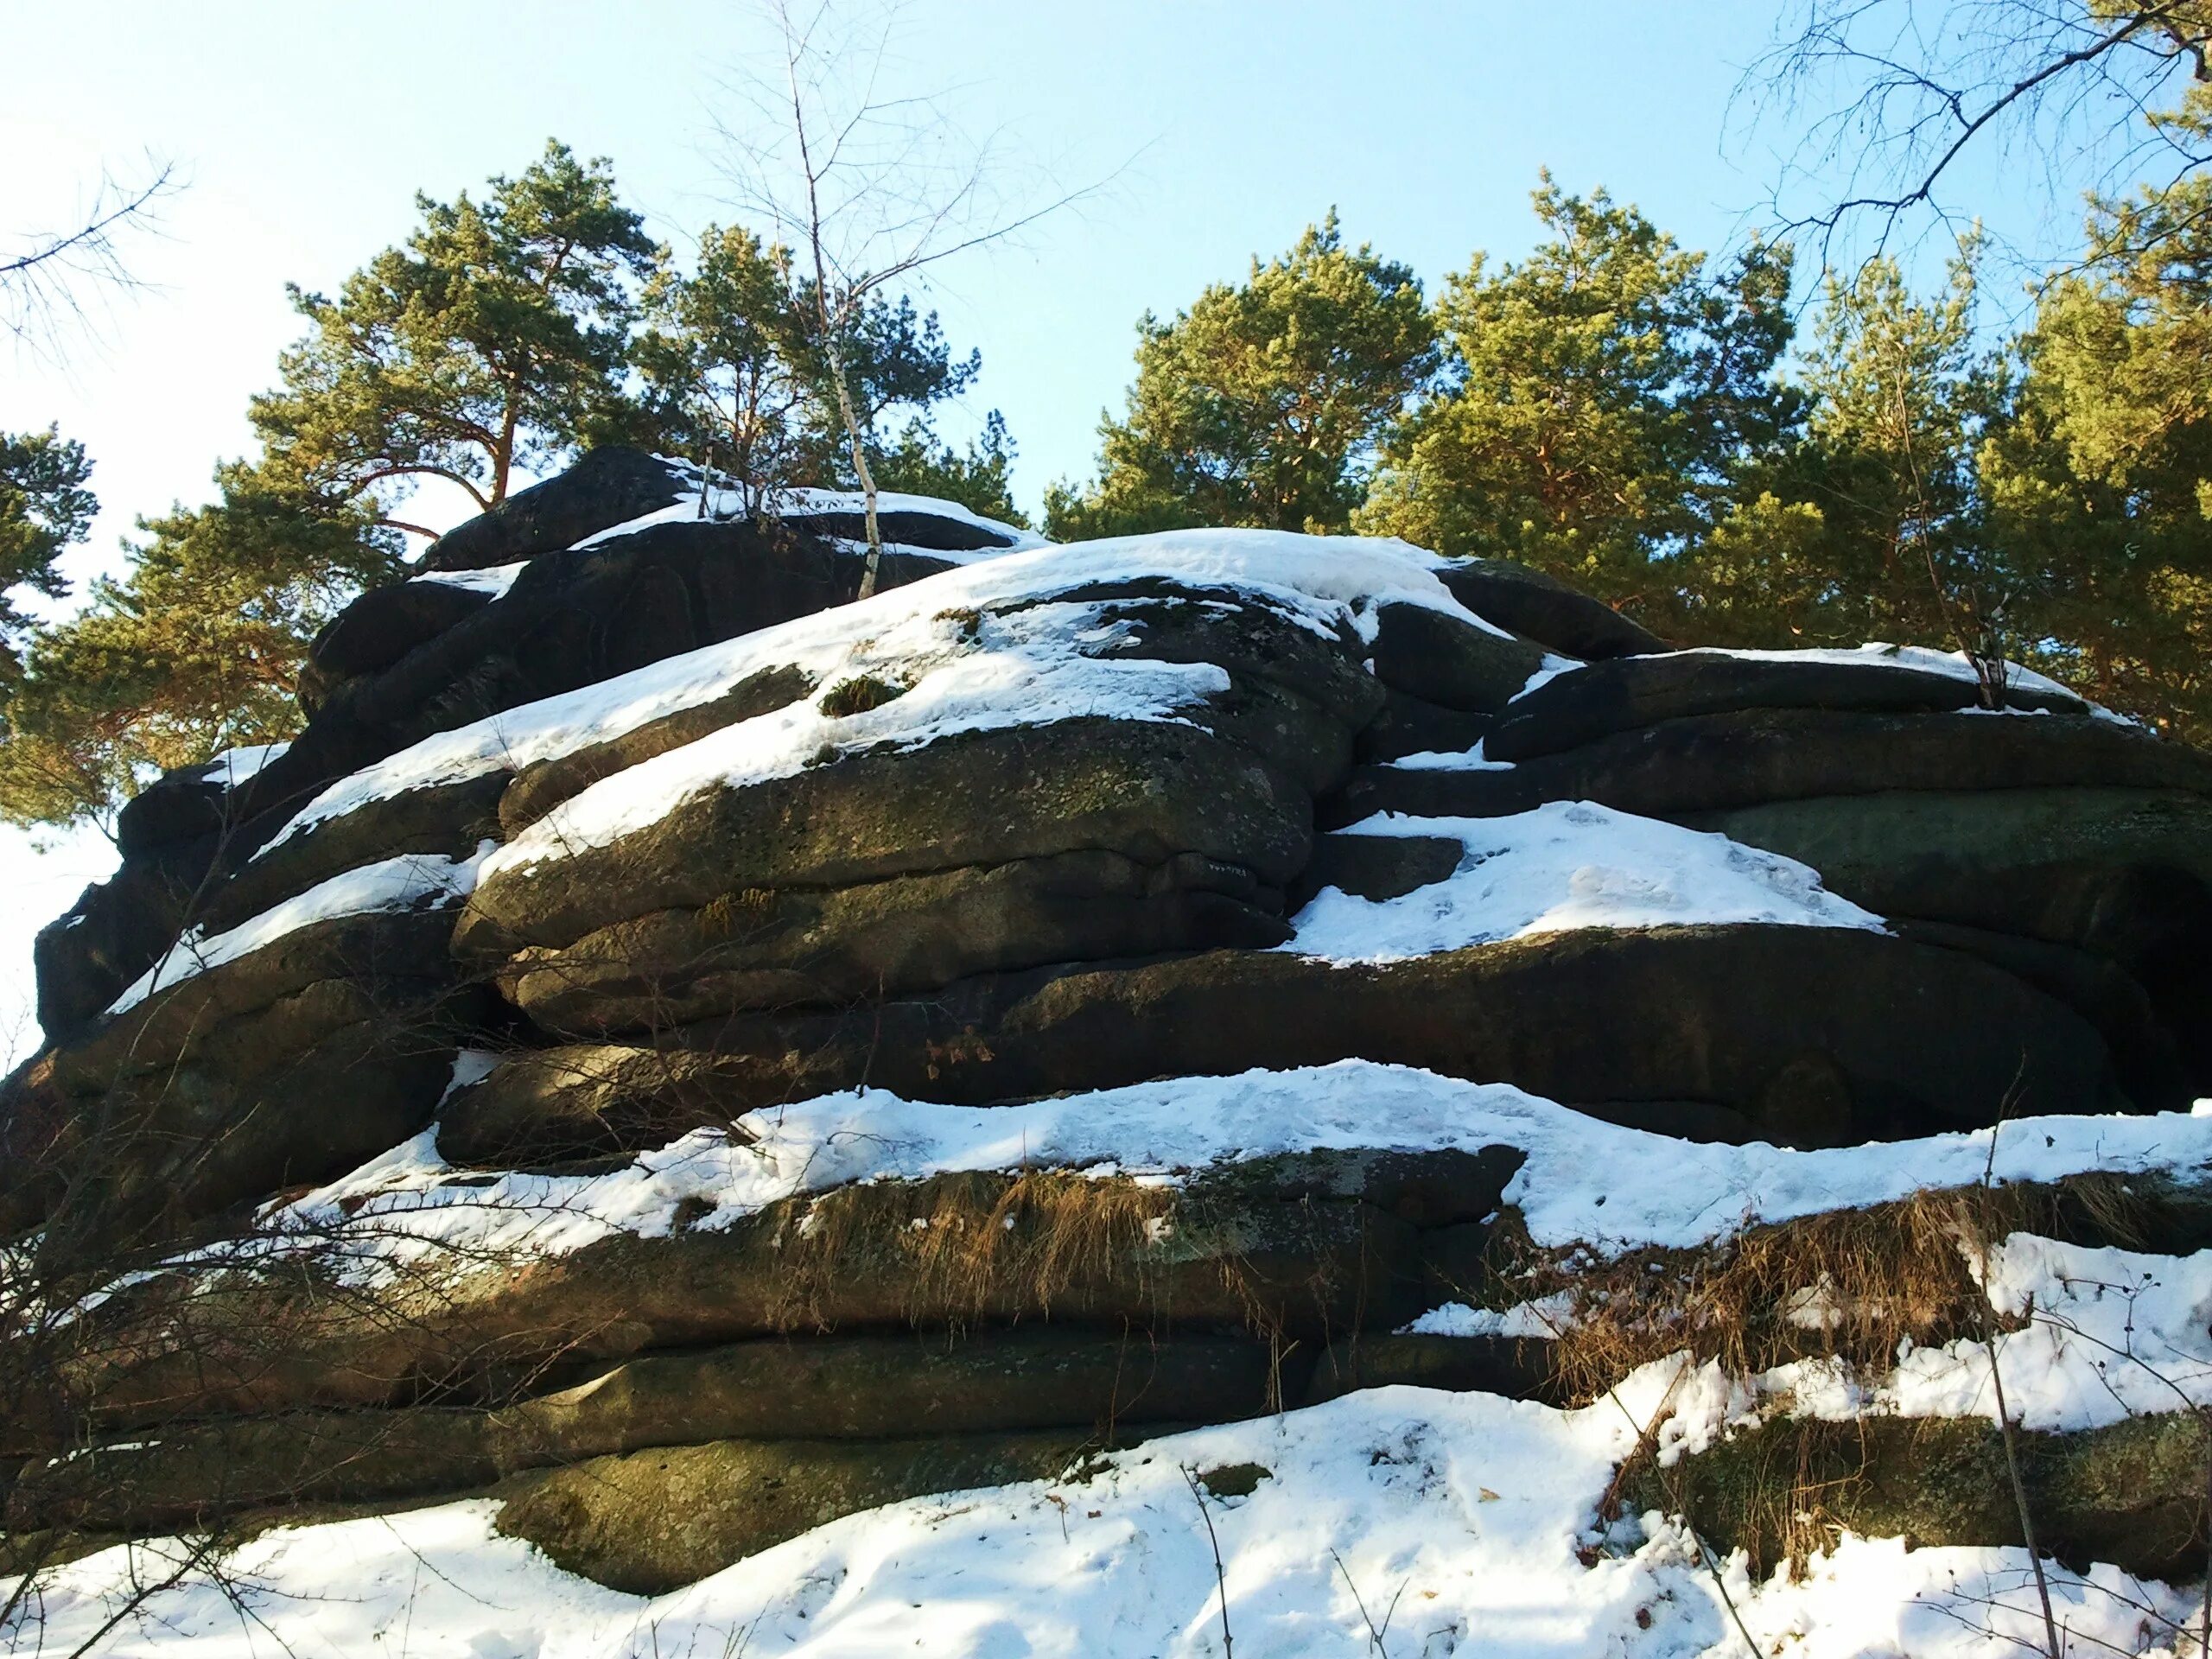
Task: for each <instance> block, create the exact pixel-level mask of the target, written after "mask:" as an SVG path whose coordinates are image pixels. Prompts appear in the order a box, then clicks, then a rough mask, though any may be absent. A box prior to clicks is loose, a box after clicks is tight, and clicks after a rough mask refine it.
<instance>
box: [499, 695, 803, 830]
mask: <svg viewBox="0 0 2212 1659" xmlns="http://www.w3.org/2000/svg"><path fill="white" fill-rule="evenodd" d="M813 690H814V683H813V681H812V679H811V678H810V677H808V676H807V675H806V674H805V673H804V671H801V670H798V669H796V668H790V667H779V668H770V669H764V670H762V671H760V673H758V674H751V675H747V677H745V678H744V679H743V680H742V681H741V682H740V683H738V684H736V685H734V686H733V687H732V688H731V689H730V690H728V691H725V692H724V693H722V695H721V696H718V697H714V698H710V699H709V700H708V701H707V702H699V703H694V704H692V705H691V706H690V707H689V708H686V709H677V711H676V712H675V713H673V714H670V715H663V716H661V718H659V719H658V720H650V721H646V722H645V724H644V725H642V726H636V727H632V728H631V729H630V730H628V731H626V732H624V733H623V734H621V735H620V736H619V737H610V738H607V740H605V741H602V742H598V743H592V744H588V745H586V746H585V747H582V748H580V749H572V750H570V751H569V753H566V754H563V755H559V756H556V757H555V758H554V759H552V760H535V761H532V762H531V764H530V765H528V766H524V768H523V769H522V770H521V771H520V772H517V773H516V774H515V776H514V780H513V782H512V784H510V785H508V786H507V790H506V792H505V794H503V795H502V796H501V797H500V798H499V824H500V827H501V829H503V830H504V831H505V834H506V835H507V836H517V835H519V834H521V833H522V831H523V830H524V829H528V828H529V827H530V826H531V824H533V823H537V820H538V819H540V818H542V817H544V816H545V815H546V814H547V813H548V812H550V811H551V810H553V809H554V808H555V807H556V806H558V805H560V804H561V803H562V802H563V801H565V800H568V799H569V798H571V797H573V796H575V795H577V794H580V793H582V791H585V790H587V789H589V788H590V787H591V786H592V785H594V784H595V783H597V782H599V780H600V779H602V778H611V777H613V775H614V774H615V773H616V772H620V771H623V770H624V769H625V768H626V767H630V766H636V765H637V764H638V763H639V761H641V760H652V758H653V756H655V755H657V754H664V753H667V752H668V751H669V750H671V749H676V748H681V747H683V745H685V744H687V743H696V742H697V741H699V740H700V739H701V738H702V737H704V736H706V735H707V734H709V732H718V731H720V730H721V728H723V727H725V726H734V725H736V724H737V723H738V722H739V721H744V720H752V719H753V718H755V717H756V716H758V715H765V714H770V713H772V712H773V711H774V710H776V709H781V708H784V707H785V706H786V705H787V704H790V703H793V702H798V700H799V699H800V698H802V697H804V696H809V695H810V694H811V693H812V692H813Z"/></svg>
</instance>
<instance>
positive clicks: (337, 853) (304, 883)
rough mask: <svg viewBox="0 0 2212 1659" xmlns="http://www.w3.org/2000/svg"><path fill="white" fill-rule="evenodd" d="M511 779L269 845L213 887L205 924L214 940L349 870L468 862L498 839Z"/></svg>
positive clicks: (336, 821)
mask: <svg viewBox="0 0 2212 1659" xmlns="http://www.w3.org/2000/svg"><path fill="white" fill-rule="evenodd" d="M510 776H511V774H510V773H508V772H486V773H485V774H483V775H482V776H481V777H477V778H465V779H461V780H460V781H459V782H457V783H451V784H434V785H430V786H429V787H428V788H424V789H408V790H402V791H399V792H398V793H397V794H394V795H387V796H385V797H384V798H381V799H379V800H376V801H373V802H371V803H370V804H368V805H366V806H365V807H362V808H360V809H359V810H356V811H353V812H348V813H346V814H344V815H343V816H341V817H334V818H325V819H323V820H321V822H320V823H315V824H312V825H310V826H309V827H308V828H307V829H303V830H301V831H299V832H298V833H296V834H294V835H290V836H286V837H285V838H284V839H283V840H282V841H279V842H276V843H275V844H273V845H271V846H268V847H264V849H262V850H261V851H260V852H258V853H257V854H256V855H254V856H253V857H252V858H251V859H249V860H247V861H245V863H244V864H242V865H240V866H238V868H237V869H236V871H235V872H233V874H232V875H231V877H230V879H229V880H226V881H223V882H221V883H219V885H216V886H215V887H213V891H212V892H210V893H208V895H207V898H206V899H205V900H204V901H203V902H202V904H201V905H200V911H199V915H200V923H199V926H200V931H201V932H202V933H204V934H207V935H209V936H213V935H214V934H217V933H220V932H223V931H226V930H227V929H230V928H233V927H236V926H238V925H240V924H241V923H244V922H247V921H250V920H251V919H252V918H254V917H256V916H258V915H260V914H261V913H262V912H264V911H265V910H269V909H272V908H273V907H275V906H277V905H279V904H282V903H283V901H284V900H285V899H290V898H293V897H296V895H298V894H300V893H305V892H306V891H307V890H308V888H309V887H314V886H315V885H316V884H317V883H318V882H321V881H327V880H329V879H330V878H331V877H333V876H334V875H342V874H345V873H346V871H347V870H353V869H359V868H360V867H362V866H363V865H365V864H375V863H379V862H381V861H384V860H385V859H388V858H397V857H400V856H402V855H405V854H410V853H413V854H418V855H436V856H439V857H442V858H449V859H454V860H456V861H458V860H461V859H465V858H467V857H468V856H469V855H471V854H473V853H474V852H475V851H476V850H477V849H479V848H480V847H481V846H482V845H483V843H484V842H487V841H497V840H499V838H500V833H499V802H500V799H501V798H502V796H503V794H504V792H505V790H506V787H507V783H508V779H509V778H510Z"/></svg>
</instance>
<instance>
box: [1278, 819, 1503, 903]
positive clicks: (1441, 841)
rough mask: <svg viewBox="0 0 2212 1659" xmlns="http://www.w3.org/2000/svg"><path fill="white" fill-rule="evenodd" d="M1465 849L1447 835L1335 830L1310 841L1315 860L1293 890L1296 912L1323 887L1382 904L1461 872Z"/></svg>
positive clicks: (1292, 901) (1309, 861)
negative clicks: (1384, 901) (1358, 833)
mask: <svg viewBox="0 0 2212 1659" xmlns="http://www.w3.org/2000/svg"><path fill="white" fill-rule="evenodd" d="M1466 855H1467V849H1466V848H1465V846H1464V845H1463V844H1462V843H1460V842H1457V841H1454V840H1452V838H1451V837H1449V836H1359V835H1348V834H1345V833H1344V832H1343V831H1341V830H1340V831H1338V832H1335V833H1333V834H1330V835H1324V836H1314V837H1313V857H1312V858H1311V859H1309V860H1307V861H1306V868H1305V870H1304V871H1303V872H1301V873H1300V875H1299V878H1298V885H1297V886H1296V887H1294V888H1293V889H1292V891H1291V907H1292V908H1293V910H1296V909H1297V908H1299V907H1300V906H1303V905H1304V904H1306V901H1307V900H1309V899H1312V898H1313V895H1314V894H1315V893H1319V892H1320V891H1321V889H1322V888H1324V887H1336V888H1338V889H1340V890H1341V891H1343V892H1345V893H1351V894H1353V895H1354V896H1356V897H1357V898H1361V899H1372V900H1375V901H1376V902H1377V903H1379V902H1381V901H1382V900H1383V899H1396V898H1400V897H1402V896H1403V895H1404V894H1406V893H1411V892H1412V891H1413V890H1414V888H1416V887H1427V886H1428V885H1429V884H1430V883H1431V882H1434V881H1441V880H1444V879H1445V878H1446V877H1447V876H1449V875H1450V874H1452V872H1453V871H1455V870H1457V869H1458V868H1459V865H1460V863H1461V861H1463V860H1464V859H1465V857H1466Z"/></svg>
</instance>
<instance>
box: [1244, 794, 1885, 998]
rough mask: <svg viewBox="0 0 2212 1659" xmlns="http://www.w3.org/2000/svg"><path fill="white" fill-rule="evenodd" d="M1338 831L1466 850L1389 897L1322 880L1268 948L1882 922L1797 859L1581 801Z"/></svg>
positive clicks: (1396, 950) (1397, 948) (1325, 951)
mask: <svg viewBox="0 0 2212 1659" xmlns="http://www.w3.org/2000/svg"><path fill="white" fill-rule="evenodd" d="M1340 833H1343V834H1347V835H1361V836H1444V837H1448V838H1450V839H1452V840H1454V841H1457V842H1459V844H1460V845H1461V846H1462V847H1463V848H1464V849H1465V853H1464V854H1463V855H1462V856H1461V858H1460V861H1459V868H1458V869H1457V870H1455V871H1454V872H1453V873H1452V874H1451V875H1450V876H1449V877H1447V878H1446V879H1445V880H1442V881H1437V882H1432V883H1431V884H1429V885H1428V886H1427V887H1416V888H1414V890H1413V891H1412V892H1411V893H1402V894H1401V895H1400V896H1399V897H1397V898H1395V899H1382V900H1379V901H1378V900H1372V899H1361V898H1357V897H1355V896H1353V895H1351V894H1350V893H1344V892H1343V891H1341V890H1340V889H1338V888H1336V887H1325V888H1323V889H1322V890H1321V892H1320V893H1319V894H1317V895H1316V896H1315V897H1314V899H1313V901H1312V902H1311V903H1309V904H1308V905H1307V906H1306V908H1305V909H1303V910H1301V911H1300V912H1299V913H1298V914H1297V916H1296V917H1295V918H1293V922H1292V925H1293V926H1294V927H1295V928H1296V929H1297V932H1296V933H1295V935H1294V937H1293V938H1291V939H1290V940H1288V941H1287V943H1285V944H1281V945H1278V946H1276V947H1275V948H1276V949H1277V950H1284V951H1289V952H1292V953H1294V954H1296V955H1299V956H1308V957H1324V958H1326V959H1327V960H1329V961H1332V962H1393V961H1397V960H1401V959H1402V958H1405V957H1421V956H1427V955H1428V954H1430V953H1431V952H1433V951H1439V950H1458V949H1460V948H1461V947H1463V946H1465V945H1471V944H1490V943H1491V942H1493V941H1496V940H1499V939H1516V938H1528V937H1529V936H1530V935H1532V934H1538V933H1558V932H1562V931H1567V930H1570V929H1573V928H1582V927H1623V928H1633V927H1667V926H1676V925H1688V924H1690V923H1699V922H1712V923H1723V922H1767V923H1780V924H1784V925H1796V926H1801V927H1856V928H1869V929H1872V930H1875V931H1880V930H1881V928H1882V925H1883V923H1882V918H1880V917H1878V916H1876V915H1874V914H1872V912H1868V911H1865V910H1861V909H1860V908H1859V906H1856V905H1854V904H1852V903H1851V902H1849V901H1848V900H1847V899H1840V898H1838V897H1837V896H1836V895H1835V894H1834V893H1829V892H1828V891H1827V889H1826V888H1824V887H1821V878H1820V875H1819V873H1818V872H1816V871H1815V870H1814V869H1812V868H1809V867H1808V866H1807V865H1803V864H1800V863H1798V862H1797V861H1796V860H1794V859H1788V858H1783V857H1782V856H1780V855H1777V854H1774V853H1767V852H1762V851H1760V850H1758V849H1756V848H1751V847H1745V846H1744V845H1742V844H1741V843H1740V842H1733V841H1731V840H1729V839H1728V837H1727V836H1723V835H1718V834H1714V833H1712V832H1710V831H1703V830H1696V829H1683V828H1681V826H1680V825H1677V824H1672V823H1662V822H1661V821H1660V820H1658V819H1656V818H1641V817H1636V816H1634V815H1633V814H1631V813H1627V812H1617V811H1615V810H1613V809H1612V808H1611V807H1608V806H1600V805H1599V804H1596V803H1595V802H1592V801H1554V802H1550V803H1548V804H1545V805H1543V806H1540V807H1537V808H1535V810H1532V811H1528V812H1520V813H1515V814H1513V815H1511V816H1510V817H1497V818H1419V817H1407V816H1405V815H1404V814H1402V813H1395V812H1386V813H1380V814H1378V815H1376V817H1371V818H1368V819H1365V820H1363V822H1361V823H1357V824H1354V825H1353V826H1352V827H1351V829H1348V830H1344V831H1342V832H1340Z"/></svg>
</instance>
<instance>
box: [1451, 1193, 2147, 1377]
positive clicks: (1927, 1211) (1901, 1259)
mask: <svg viewBox="0 0 2212 1659" xmlns="http://www.w3.org/2000/svg"><path fill="white" fill-rule="evenodd" d="M2151 1225H2152V1204H2151V1202H2150V1201H2148V1200H2146V1199H2145V1198H2144V1197H2143V1196H2141V1195H2140V1194H2139V1193H2138V1192H2136V1191H2135V1190H2134V1189H2133V1187H2132V1186H2131V1185H2130V1184H2129V1183H2128V1182H2127V1181H2126V1180H2125V1179H2121V1178H2119V1177H2108V1176H2088V1177H2082V1178H2076V1179H2069V1180H2067V1181H2063V1182H2060V1183H2057V1184H2056V1185H2050V1186H2013V1187H1996V1188H1984V1187H1979V1186H1977V1187H1966V1188H1959V1189H1953V1190H1949V1191H1943V1192H1917V1193H1915V1194H1913V1195H1912V1196H1911V1197H1910V1198H1904V1199H1902V1200H1899V1201H1897V1202H1896V1203H1893V1204H1885V1205H1874V1206H1872V1207H1871V1208H1868V1209H1864V1210H1846V1211H1831V1212H1829V1213H1827V1214H1823V1215H1817V1216H1809V1217H1803V1218H1802V1219H1800V1220H1796V1221H1791V1222H1786V1223H1782V1224H1776V1225H1772V1226H1764V1227H1754V1228H1750V1229H1747V1230H1745V1231H1743V1232H1741V1233H1739V1234H1738V1235H1736V1236H1734V1237H1733V1238H1731V1239H1728V1240H1726V1241H1723V1242H1722V1243H1719V1244H1715V1245H1710V1246H1705V1247H1701V1248H1700V1249H1692V1250H1642V1251H1637V1252H1635V1253H1633V1254H1631V1255H1624V1256H1622V1257H1619V1258H1618V1259H1615V1260H1611V1261H1606V1262H1598V1261H1595V1260H1593V1259H1592V1257H1591V1256H1590V1255H1589V1254H1588V1253H1587V1252H1586V1251H1581V1250H1574V1251H1569V1252H1566V1253H1560V1252H1558V1251H1545V1250H1540V1249H1536V1248H1535V1246H1534V1245H1533V1244H1531V1243H1529V1239H1528V1236H1527V1235H1526V1233H1525V1232H1523V1231H1522V1230H1520V1229H1519V1228H1518V1227H1515V1226H1508V1225H1503V1224H1501V1226H1500V1227H1499V1228H1498V1229H1497V1235H1496V1237H1495V1239H1494V1242H1493V1244H1492V1249H1491V1265H1492V1270H1493V1272H1494V1273H1495V1274H1496V1275H1497V1280H1496V1281H1495V1282H1494V1283H1493V1285H1492V1286H1491V1290H1490V1293H1489V1298H1488V1300H1491V1301H1492V1302H1493V1303H1497V1302H1498V1301H1500V1300H1503V1298H1501V1295H1500V1293H1501V1291H1503V1292H1505V1293H1507V1294H1508V1295H1509V1296H1510V1300H1516V1301H1519V1300H1538V1299H1541V1298H1548V1297H1560V1298H1562V1299H1563V1306H1562V1309H1561V1311H1560V1312H1559V1313H1554V1315H1553V1316H1552V1318H1551V1319H1550V1320H1549V1321H1548V1323H1550V1324H1551V1325H1553V1327H1554V1337H1555V1340H1554V1344H1553V1363H1554V1368H1555V1374H1556V1375H1557V1376H1558V1377H1559V1379H1560V1386H1561V1388H1562V1390H1563V1391H1564V1393H1565V1395H1567V1397H1568V1398H1570V1399H1573V1400H1574V1401H1577V1402H1587V1401H1591V1400H1594V1399H1598V1398H1599V1397H1601V1396H1602V1395H1604V1394H1605V1391H1606V1390H1607V1389H1610V1388H1611V1387H1612V1386H1613V1384H1615V1383H1618V1382H1619V1380H1620V1379H1621V1378H1622V1377H1624V1376H1626V1375H1627V1374H1628V1373H1629V1372H1630V1371H1632V1370H1635V1369H1636V1368H1637V1366H1639V1365H1643V1364H1645V1363H1649V1362H1650V1361H1652V1360H1656V1359H1661V1358H1664V1357H1666V1356H1668V1355H1669V1354H1675V1353H1680V1352H1681V1351H1684V1350H1688V1351H1690V1352H1691V1353H1692V1354H1694V1356H1695V1357H1696V1358H1697V1359H1699V1360H1700V1361H1704V1360H1709V1359H1712V1360H1718V1361H1719V1362H1720V1363H1721V1365H1722V1367H1723V1368H1724V1369H1725V1370H1727V1371H1728V1372H1729V1373H1731V1374H1732V1375H1735V1376H1749V1375H1753V1374H1756V1373H1758V1372H1761V1371H1764V1370H1770V1369H1771V1368H1772V1367H1774V1366H1777V1365H1780V1364H1783V1363H1788V1362H1789V1361H1791V1360H1799V1359H1807V1358H1814V1357H1835V1358H1839V1359H1841V1360H1844V1361H1846V1362H1847V1363H1851V1364H1853V1365H1855V1366H1859V1367H1865V1368H1867V1369H1871V1370H1886V1369H1888V1367H1889V1366H1891V1364H1893V1363H1895V1362H1896V1359H1897V1350H1898V1347H1899V1344H1901V1343H1903V1342H1904V1341H1905V1340H1906V1339H1907V1338H1910V1340H1911V1341H1912V1342H1914V1343H1915V1344H1920V1345H1923V1346H1924V1345H1927V1344H1940V1343H1944V1342H1948V1341H1951V1340H1953V1339H1954V1338H1959V1337H1967V1336H1978V1335H1980V1333H1981V1332H1982V1331H1983V1330H1984V1328H1985V1327H1986V1325H1987V1322H1988V1320H1989V1318H1990V1313H1989V1309H1988V1305H1987V1303H1986V1300H1984V1299H1983V1297H1982V1295H1981V1293H1980V1288H1979V1287H1978V1286H1977V1285H1976V1283H1975V1281H1974V1274H1973V1272H1972V1270H1971V1267H1970V1263H1971V1261H1972V1259H1973V1257H1974V1254H1975V1249H1974V1241H1976V1240H1997V1239H2001V1238H2003V1237H2005V1236H2006V1235H2008V1234H2010V1233H2013V1232H2020V1231H2029V1232H2037V1233H2042V1234H2045V1235H2048V1236H2082V1235H2083V1234H2088V1235H2090V1236H2096V1237H2099V1238H2101V1239H2107V1240H2110V1241H2112V1242H2115V1243H2122V1242H2126V1241H2127V1240H2130V1239H2137V1238H2140V1237H2143V1236H2145V1234H2146V1232H2147V1231H2148V1230H2150V1227H2151Z"/></svg>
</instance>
